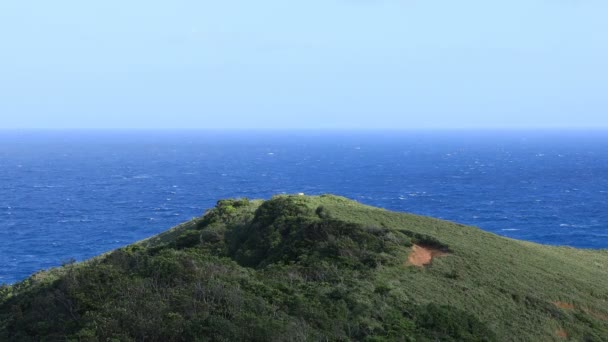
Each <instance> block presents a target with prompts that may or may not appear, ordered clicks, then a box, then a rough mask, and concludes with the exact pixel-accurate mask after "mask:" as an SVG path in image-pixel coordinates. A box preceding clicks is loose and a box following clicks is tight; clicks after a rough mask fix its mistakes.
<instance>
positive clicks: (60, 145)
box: [0, 131, 608, 283]
mask: <svg viewBox="0 0 608 342" xmlns="http://www.w3.org/2000/svg"><path fill="white" fill-rule="evenodd" d="M607 133H608V132H603V131H592V132H583V131H565V132H560V131H486V132H475V131H443V132H442V131H434V132H430V131H429V132H424V131H416V132H414V131H412V132H407V131H404V132H330V131H327V132H302V131H292V132H270V131H268V132H264V131H259V132H246V131H242V132H237V131H233V132H209V131H174V132H168V131H167V132H151V131H135V132H133V131H56V132H49V131H21V132H18V131H11V132H6V131H5V132H0V283H2V282H6V283H13V282H15V281H19V280H22V279H24V278H26V277H27V276H28V275H30V274H32V273H33V272H36V271H37V270H40V269H44V268H49V267H53V266H57V265H60V264H61V263H62V262H64V261H65V260H68V259H71V258H74V259H76V260H83V259H87V258H89V257H92V256H95V255H97V254H100V253H102V252H106V251H109V250H112V249H114V248H117V247H120V246H124V245H127V244H129V243H132V242H135V241H138V240H141V239H143V238H146V237H149V236H151V235H154V234H157V233H159V232H162V231H164V230H166V229H168V228H170V227H172V226H174V225H176V224H178V223H180V222H183V221H186V220H189V219H191V218H192V217H195V216H200V215H202V214H203V213H204V212H205V210H206V209H208V208H210V207H212V206H213V205H214V204H215V202H216V201H217V200H218V199H222V198H230V197H248V198H270V197H271V196H272V195H274V194H282V193H299V192H303V193H306V194H311V195H312V194H324V193H333V194H338V195H342V196H346V197H349V198H352V199H355V200H357V201H359V202H362V203H366V204H370V205H374V206H380V207H383V208H386V209H390V210H396V211H402V212H411V213H416V214H420V215H428V216H434V217H439V218H443V219H446V220H452V221H457V222H461V223H464V224H469V225H474V226H478V227H480V228H482V229H484V230H487V231H490V232H493V233H496V234H500V235H503V236H507V237H510V238H516V239H524V240H529V241H534V242H538V243H544V244H551V245H567V246H573V247H583V248H608V134H607Z"/></svg>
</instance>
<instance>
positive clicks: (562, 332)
mask: <svg viewBox="0 0 608 342" xmlns="http://www.w3.org/2000/svg"><path fill="white" fill-rule="evenodd" d="M555 335H556V336H557V337H560V338H568V332H567V331H566V330H564V329H558V330H557V331H556V332H555Z"/></svg>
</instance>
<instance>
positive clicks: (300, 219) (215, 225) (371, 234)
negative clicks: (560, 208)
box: [0, 195, 608, 341]
mask: <svg viewBox="0 0 608 342" xmlns="http://www.w3.org/2000/svg"><path fill="white" fill-rule="evenodd" d="M414 245H418V246H425V247H427V248H434V249H437V250H440V251H442V253H443V255H444V256H442V257H436V258H434V259H433V260H432V263H430V264H428V265H426V266H416V265H412V264H410V263H408V262H407V260H408V257H409V256H410V254H411V253H412V251H413V250H414V248H413V247H414ZM607 284H608V252H607V251H590V250H577V249H573V248H565V247H549V246H541V245H537V244H533V243H528V242H522V241H516V240H511V239H507V238H502V237H499V236H496V235H493V234H490V233H487V232H483V231H481V230H479V229H477V228H472V227H465V226H462V225H458V224H454V223H450V222H445V221H440V220H435V219H431V218H424V217H419V216H414V215H408V214H400V213H393V212H389V211H385V210H382V209H378V208H373V207H368V206H364V205H361V204H359V203H356V202H354V201H350V200H347V199H345V198H342V197H337V196H331V195H326V196H320V197H306V196H277V197H274V198H273V199H271V200H269V201H249V200H243V199H242V200H222V201H219V202H218V204H217V206H216V207H215V208H213V209H212V210H210V211H208V212H207V213H206V214H205V215H204V216H202V217H200V218H196V219H193V220H192V221H190V222H187V223H185V224H182V225H180V226H178V227H176V228H173V229H171V230H169V231H167V232H165V233H163V234H160V235H158V236H155V237H153V238H150V239H147V240H144V241H141V242H139V243H136V244H133V245H130V246H127V247H125V248H122V249H118V250H115V251H113V252H110V253H108V254H105V255H102V256H100V257H97V258H94V259H92V260H89V261H87V262H84V263H73V262H67V263H66V264H65V265H64V266H62V267H60V268H56V269H52V270H49V271H43V272H39V273H37V274H34V275H33V276H32V277H30V278H29V279H27V280H25V281H23V282H21V283H18V284H15V285H13V286H6V285H5V286H2V287H0V341H65V340H68V341H328V340H329V341H348V340H357V341H438V340H441V341H503V340H529V341H539V340H559V339H566V338H571V339H574V340H587V341H605V340H608V311H607V310H608V309H606V308H607V307H608V306H607V305H606V304H607V301H608V289H607V287H606V285H607Z"/></svg>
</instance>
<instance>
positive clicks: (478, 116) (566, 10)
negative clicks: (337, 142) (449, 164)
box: [0, 0, 608, 130]
mask: <svg viewBox="0 0 608 342" xmlns="http://www.w3.org/2000/svg"><path fill="white" fill-rule="evenodd" d="M606 18H608V1H605V0H509V1H506V0H505V1H502V0H498V1H487V0H483V1H481V0H479V1H469V0H462V1H454V0H444V1H442V0H289V1H286V0H258V1H251V0H221V1H208V0H172V1H156V0H145V1H144V0H129V1H124V0H120V1H119V0H104V1H95V0H93V1H81V0H72V1H67V0H54V1H48V0H24V1H21V0H6V1H1V2H0V129H30V128H35V129H79V128H88V129H90V128H94V129H117V128H123V129H124V128H137V129H180V128H188V129H279V130H280V129H420V128H423V129H435V128H436V129H452V128H608V20H606Z"/></svg>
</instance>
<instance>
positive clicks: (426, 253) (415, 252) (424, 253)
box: [406, 245, 448, 267]
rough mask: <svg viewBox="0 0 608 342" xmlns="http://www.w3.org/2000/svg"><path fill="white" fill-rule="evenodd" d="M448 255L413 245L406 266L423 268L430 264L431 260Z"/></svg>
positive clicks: (430, 248)
mask: <svg viewBox="0 0 608 342" xmlns="http://www.w3.org/2000/svg"><path fill="white" fill-rule="evenodd" d="M447 254H448V253H446V252H444V251H441V250H439V249H436V248H432V247H428V246H420V245H414V247H412V253H410V255H409V257H408V258H407V263H406V264H407V265H414V266H418V267H423V266H426V265H428V264H430V263H431V262H432V261H433V258H436V257H440V256H444V255H447Z"/></svg>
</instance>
